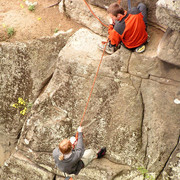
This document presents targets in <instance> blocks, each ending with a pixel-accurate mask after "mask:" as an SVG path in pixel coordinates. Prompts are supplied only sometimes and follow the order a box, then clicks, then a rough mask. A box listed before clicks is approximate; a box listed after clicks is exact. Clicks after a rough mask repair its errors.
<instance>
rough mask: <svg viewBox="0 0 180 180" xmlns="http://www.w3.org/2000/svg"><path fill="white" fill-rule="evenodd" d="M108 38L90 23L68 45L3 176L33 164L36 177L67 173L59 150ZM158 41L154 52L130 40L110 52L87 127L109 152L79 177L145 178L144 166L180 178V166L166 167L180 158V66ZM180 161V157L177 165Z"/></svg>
mask: <svg viewBox="0 0 180 180" xmlns="http://www.w3.org/2000/svg"><path fill="white" fill-rule="evenodd" d="M152 37H154V38H155V39H156V40H157V39H160V38H156V36H154V35H153V36H152ZM102 39H103V37H101V36H99V35H97V34H95V33H93V32H91V31H90V30H88V29H84V28H83V29H80V30H79V31H77V32H76V33H75V34H74V35H73V36H72V37H70V38H69V40H68V41H67V44H66V45H65V47H63V48H62V49H61V51H60V53H59V55H58V59H57V61H56V65H55V66H54V69H53V72H52V73H51V74H52V76H51V77H50V78H48V80H46V81H45V82H46V83H45V84H46V85H45V86H43V87H44V88H43V91H42V92H41V93H39V94H38V97H37V99H36V100H35V103H34V106H33V108H32V110H31V112H30V113H29V116H28V117H27V118H26V120H25V119H24V123H23V122H22V124H23V127H22V126H21V128H22V130H21V131H20V132H21V134H20V135H19V136H20V138H19V141H18V145H17V147H16V150H15V153H14V154H13V155H12V156H11V158H10V159H9V160H8V161H6V163H5V165H4V166H3V168H2V173H1V179H2V180H5V179H8V178H9V177H10V176H12V175H13V173H17V172H20V171H21V169H24V170H25V172H24V173H23V172H22V173H17V179H18V178H19V179H22V178H27V177H28V175H27V174H28V173H27V172H28V171H27V169H28V167H29V168H30V169H31V171H29V177H30V178H29V179H31V177H33V174H35V176H34V179H48V178H49V179H55V178H56V179H59V180H61V179H63V173H62V172H60V171H59V170H58V169H57V168H56V167H55V163H54V160H53V158H52V151H53V149H54V148H55V147H57V146H58V143H59V142H60V141H61V140H62V139H63V138H69V137H70V136H72V135H74V134H75V133H76V130H77V127H78V126H79V123H80V120H81V118H82V114H83V111H84V108H85V105H86V101H87V98H88V96H89V92H90V89H91V86H92V83H93V80H94V76H95V73H96V70H97V67H98V64H99V61H100V58H101V56H102V52H101V51H100V50H99V49H98V47H97V44H98V43H99V42H101V41H102ZM157 46H158V42H156V43H149V44H148V45H147V51H150V52H151V53H149V52H145V53H143V54H140V55H139V54H137V53H132V52H131V51H129V50H127V49H125V48H123V47H121V49H120V50H118V51H117V52H115V53H114V54H112V55H110V56H109V55H106V54H105V56H104V58H103V61H102V64H101V68H100V71H99V75H98V78H97V80H96V84H95V87H94V90H93V94H92V97H91V101H90V103H89V106H88V109H87V112H86V115H85V119H84V122H83V126H84V143H85V146H86V148H93V149H94V150H95V151H97V150H98V149H99V148H101V147H102V146H106V147H107V155H106V156H105V158H104V159H101V160H95V161H93V163H91V164H90V165H89V166H88V168H85V169H83V170H82V171H81V172H80V174H79V175H78V177H75V179H78V180H84V179H85V178H86V179H88V180H99V179H102V178H103V179H105V180H110V179H112V180H113V179H115V180H131V179H133V180H134V179H135V180H140V179H143V176H142V174H140V173H139V172H138V171H137V168H138V167H140V166H144V167H145V168H147V170H148V172H149V173H152V174H153V176H154V177H157V178H161V177H162V175H163V173H167V175H168V176H172V174H173V177H178V174H177V173H178V171H177V170H174V169H173V170H172V171H171V170H170V169H168V168H170V167H171V166H167V168H166V167H165V166H166V164H168V162H169V159H170V158H169V157H170V156H171V154H172V155H173V156H172V157H174V156H176V157H177V155H175V154H174V153H175V152H176V151H175V150H176V149H177V148H176V147H177V140H178V138H179V130H178V127H180V124H179V123H180V122H179V117H180V106H179V105H178V104H175V103H174V99H175V98H176V95H177V92H178V91H179V87H180V80H179V74H180V69H179V68H178V67H176V66H174V65H169V64H168V63H166V62H164V61H161V60H160V59H159V58H157V52H156V49H157ZM151 55H153V57H151ZM47 73H48V72H47ZM30 75H31V73H30ZM30 77H31V76H30ZM27 80H29V79H28V78H27ZM37 87H38V86H37ZM31 91H32V89H31ZM34 92H37V91H34ZM173 150H174V152H173V153H172V151H173ZM176 162H177V159H176V158H173V167H174V168H176V167H178V165H176ZM13 169H14V171H13ZM73 177H74V176H73ZM164 177H165V176H164Z"/></svg>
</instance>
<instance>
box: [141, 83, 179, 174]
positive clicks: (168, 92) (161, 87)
mask: <svg viewBox="0 0 180 180" xmlns="http://www.w3.org/2000/svg"><path fill="white" fill-rule="evenodd" d="M179 86H180V83H179ZM179 86H172V85H171V86H170V85H165V84H161V83H159V82H155V81H152V80H143V81H142V85H141V92H142V99H143V104H144V119H143V125H142V127H143V133H142V137H143V142H142V143H143V148H144V149H145V152H146V159H145V162H146V167H147V169H148V171H149V172H153V173H156V176H157V175H159V173H160V172H161V170H162V169H163V167H164V165H165V163H166V161H167V160H168V158H169V156H170V154H171V152H172V150H173V149H174V147H175V146H176V144H177V139H178V138H179V129H178V127H180V121H179V117H180V106H179V105H176V104H175V103H174V96H175V93H176V92H177V91H178V89H179ZM155 152H156V153H155Z"/></svg>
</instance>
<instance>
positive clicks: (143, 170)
mask: <svg viewBox="0 0 180 180" xmlns="http://www.w3.org/2000/svg"><path fill="white" fill-rule="evenodd" d="M137 170H138V171H139V172H140V173H141V174H142V175H143V176H144V177H145V179H146V180H155V178H154V177H153V176H152V175H150V174H149V173H148V170H147V169H146V168H144V167H138V168H137Z"/></svg>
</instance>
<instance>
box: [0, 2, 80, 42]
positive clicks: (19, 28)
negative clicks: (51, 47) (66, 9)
mask: <svg viewBox="0 0 180 180" xmlns="http://www.w3.org/2000/svg"><path fill="white" fill-rule="evenodd" d="M28 1H29V2H37V3H38V4H37V6H35V10H34V11H32V12H31V11H30V10H28V6H27V5H26V4H25V0H0V41H9V42H14V41H26V40H31V39H37V38H40V37H43V36H52V35H53V34H54V32H55V30H56V29H57V30H64V31H66V30H68V29H71V28H72V29H73V31H76V30H78V29H79V28H80V27H81V25H79V24H77V23H75V22H74V21H73V20H71V19H69V18H67V17H66V16H65V15H64V14H62V13H60V12H59V9H58V8H59V7H58V6H54V7H50V8H47V7H48V6H50V5H53V4H55V3H57V2H58V0H33V1H31V0H28ZM8 28H13V29H14V31H15V34H14V35H12V36H11V37H9V36H8V33H7V30H8Z"/></svg>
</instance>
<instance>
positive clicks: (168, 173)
mask: <svg viewBox="0 0 180 180" xmlns="http://www.w3.org/2000/svg"><path fill="white" fill-rule="evenodd" d="M161 178H163V179H170V180H178V179H180V143H179V141H178V142H177V146H176V148H175V149H173V150H172V154H171V156H170V159H169V161H168V162H167V164H166V166H165V168H164V171H163V173H162V175H161V176H160V178H159V179H161Z"/></svg>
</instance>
